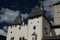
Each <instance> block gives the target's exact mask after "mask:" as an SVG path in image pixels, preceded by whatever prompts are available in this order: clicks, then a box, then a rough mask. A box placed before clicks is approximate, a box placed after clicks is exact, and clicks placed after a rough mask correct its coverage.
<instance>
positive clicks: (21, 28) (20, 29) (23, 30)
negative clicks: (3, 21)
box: [7, 16, 50, 40]
mask: <svg viewBox="0 0 60 40" xmlns="http://www.w3.org/2000/svg"><path fill="white" fill-rule="evenodd" d="M49 35H50V23H49V22H48V21H47V19H46V18H45V17H43V16H40V17H37V18H33V19H28V24H27V25H16V26H15V25H13V26H9V28H8V34H7V40H22V39H20V37H25V40H42V37H43V36H49ZM11 37H14V39H11Z"/></svg>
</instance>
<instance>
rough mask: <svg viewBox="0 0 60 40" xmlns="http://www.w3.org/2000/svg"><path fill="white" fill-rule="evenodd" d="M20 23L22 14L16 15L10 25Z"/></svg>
mask: <svg viewBox="0 0 60 40" xmlns="http://www.w3.org/2000/svg"><path fill="white" fill-rule="evenodd" d="M21 24H22V16H21V15H18V16H17V17H16V19H15V20H14V21H13V22H12V24H11V25H21Z"/></svg>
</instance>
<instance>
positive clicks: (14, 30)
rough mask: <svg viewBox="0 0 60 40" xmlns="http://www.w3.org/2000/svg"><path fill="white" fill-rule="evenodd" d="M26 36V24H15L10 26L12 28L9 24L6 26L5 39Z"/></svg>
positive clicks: (17, 39)
mask: <svg viewBox="0 0 60 40" xmlns="http://www.w3.org/2000/svg"><path fill="white" fill-rule="evenodd" d="M19 27H21V29H19ZM11 31H12V33H11ZM26 36H27V26H19V25H17V26H12V28H11V26H10V27H9V28H8V34H7V40H11V37H14V40H19V38H20V37H26ZM26 39H27V37H26Z"/></svg>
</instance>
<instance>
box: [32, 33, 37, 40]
mask: <svg viewBox="0 0 60 40" xmlns="http://www.w3.org/2000/svg"><path fill="white" fill-rule="evenodd" d="M32 36H33V37H32V40H37V36H38V35H37V34H36V33H35V32H34V33H33V34H32Z"/></svg>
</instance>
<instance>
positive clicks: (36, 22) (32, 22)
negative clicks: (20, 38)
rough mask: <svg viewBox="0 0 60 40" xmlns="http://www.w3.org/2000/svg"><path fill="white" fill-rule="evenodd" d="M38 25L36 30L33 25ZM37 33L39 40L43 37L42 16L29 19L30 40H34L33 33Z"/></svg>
mask: <svg viewBox="0 0 60 40" xmlns="http://www.w3.org/2000/svg"><path fill="white" fill-rule="evenodd" d="M34 26H36V29H35V30H34V29H33V27H34ZM34 32H35V33H36V34H37V35H38V37H37V40H41V39H42V17H38V18H34V19H29V20H28V40H32V37H33V36H32V34H33V33H34Z"/></svg>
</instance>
